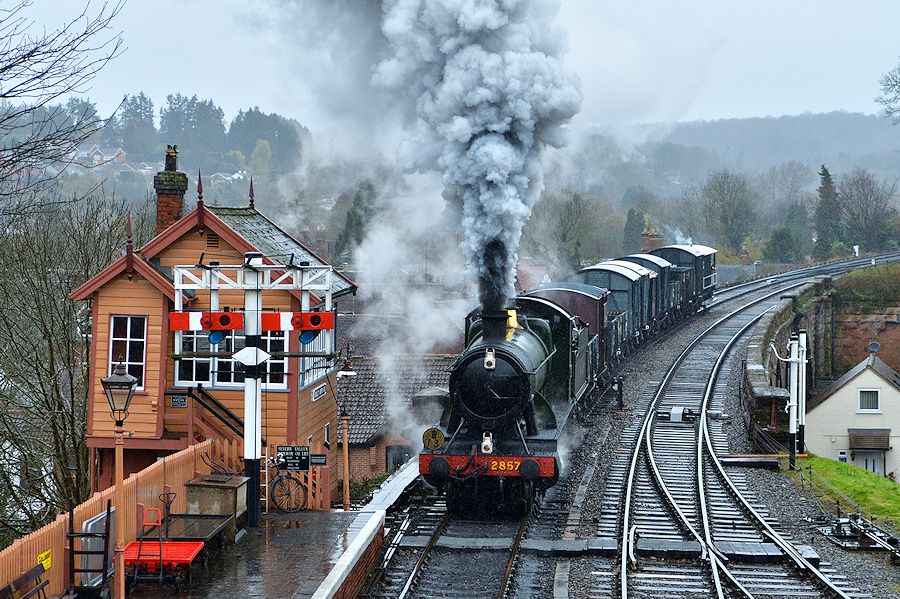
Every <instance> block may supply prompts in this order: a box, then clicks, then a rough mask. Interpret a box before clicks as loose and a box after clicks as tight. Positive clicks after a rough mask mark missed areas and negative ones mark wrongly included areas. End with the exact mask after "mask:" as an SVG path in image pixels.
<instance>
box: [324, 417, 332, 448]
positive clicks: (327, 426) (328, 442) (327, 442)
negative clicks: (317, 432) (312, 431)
mask: <svg viewBox="0 0 900 599" xmlns="http://www.w3.org/2000/svg"><path fill="white" fill-rule="evenodd" d="M325 447H329V448H330V447H331V423H330V422H328V423H326V424H325Z"/></svg>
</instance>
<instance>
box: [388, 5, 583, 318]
mask: <svg viewBox="0 0 900 599" xmlns="http://www.w3.org/2000/svg"><path fill="white" fill-rule="evenodd" d="M382 6H383V12H384V18H383V22H382V31H383V33H384V35H385V38H386V39H387V41H388V47H389V50H390V53H391V56H390V58H388V59H386V60H383V61H382V62H381V63H380V64H379V65H378V68H377V72H376V75H375V78H374V81H375V83H377V84H380V85H382V86H386V87H388V88H391V89H394V90H396V91H397V92H399V93H400V94H401V95H402V96H403V97H404V98H405V99H406V103H405V107H406V115H407V117H408V118H411V117H413V116H414V117H416V118H418V119H419V120H420V121H421V122H422V123H424V124H425V125H426V126H427V129H428V135H429V138H428V139H426V140H420V141H418V142H415V143H413V142H410V143H407V144H405V145H404V146H403V147H402V148H401V151H400V153H399V155H400V160H401V163H402V164H404V166H405V167H406V168H408V169H409V170H422V171H427V170H436V171H439V172H441V173H442V182H443V185H444V192H443V195H444V198H445V200H446V201H447V202H448V205H449V208H450V212H451V214H453V215H454V216H455V217H456V218H457V219H458V222H459V224H460V226H461V228H462V232H463V235H464V241H463V243H462V249H463V251H464V253H465V255H466V258H467V260H468V263H469V269H470V270H471V271H472V272H473V275H474V277H475V278H476V279H477V281H478V287H479V293H480V295H481V298H480V299H481V304H482V307H483V308H485V309H487V310H490V309H498V308H503V307H504V305H505V303H506V300H507V298H509V297H510V296H512V294H513V293H514V272H515V270H514V269H515V265H516V260H517V256H516V248H517V247H518V243H519V238H520V236H521V233H522V226H523V225H524V223H525V220H526V219H527V218H528V216H529V215H530V214H531V207H532V206H533V205H534V202H535V201H536V200H537V199H538V197H539V196H540V194H541V191H542V190H543V167H542V165H541V152H542V150H543V149H544V148H545V147H546V146H552V147H561V146H563V145H564V144H565V141H566V139H565V137H566V136H565V135H564V133H565V131H564V130H563V128H562V127H563V125H564V124H565V123H567V122H568V121H569V120H570V119H571V118H572V117H573V116H574V115H575V114H576V113H577V112H578V110H579V109H580V106H581V92H580V82H579V80H578V78H577V77H576V76H575V75H574V74H571V73H568V72H566V71H565V70H564V69H563V68H562V63H561V55H562V40H563V36H561V35H559V33H558V32H557V31H554V30H553V28H552V27H551V25H550V24H551V23H552V21H553V18H554V17H555V15H556V11H557V5H556V3H553V2H547V1H544V0H385V1H384V2H383V4H382Z"/></svg>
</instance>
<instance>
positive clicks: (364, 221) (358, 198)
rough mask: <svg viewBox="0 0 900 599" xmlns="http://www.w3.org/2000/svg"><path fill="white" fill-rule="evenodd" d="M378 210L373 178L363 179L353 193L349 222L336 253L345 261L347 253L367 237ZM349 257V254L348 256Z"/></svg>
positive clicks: (336, 245)
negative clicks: (367, 231)
mask: <svg viewBox="0 0 900 599" xmlns="http://www.w3.org/2000/svg"><path fill="white" fill-rule="evenodd" d="M377 212H378V192H377V191H375V185H374V184H373V183H372V181H371V180H369V179H365V180H363V181H362V182H361V183H360V184H359V186H357V188H356V193H355V194H353V204H352V205H351V206H350V210H349V211H348V212H347V222H346V223H344V229H343V230H342V231H341V233H340V235H338V238H337V242H336V243H335V248H334V255H335V258H336V259H337V261H338V262H341V261H344V260H345V257H344V254H345V253H351V252H352V251H353V250H354V249H356V247H357V246H359V244H361V243H362V241H363V239H365V237H366V230H367V229H368V227H369V224H370V223H371V222H372V219H373V218H374V217H375V215H376V214H377ZM348 257H349V256H348Z"/></svg>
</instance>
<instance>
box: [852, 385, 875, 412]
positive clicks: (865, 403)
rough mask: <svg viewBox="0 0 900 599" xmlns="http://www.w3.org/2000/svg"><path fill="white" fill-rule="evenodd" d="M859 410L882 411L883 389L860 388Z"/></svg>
mask: <svg viewBox="0 0 900 599" xmlns="http://www.w3.org/2000/svg"><path fill="white" fill-rule="evenodd" d="M856 411H857V412H860V413H881V390H880V389H859V403H858V407H857V410H856Z"/></svg>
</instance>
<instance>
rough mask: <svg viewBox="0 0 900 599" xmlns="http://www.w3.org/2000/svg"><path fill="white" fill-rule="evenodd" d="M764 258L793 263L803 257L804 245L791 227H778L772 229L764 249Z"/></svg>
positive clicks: (782, 262) (770, 260)
mask: <svg viewBox="0 0 900 599" xmlns="http://www.w3.org/2000/svg"><path fill="white" fill-rule="evenodd" d="M763 258H765V259H766V261H767V262H773V263H781V264H787V263H793V262H797V261H799V260H800V259H801V258H802V246H801V244H800V240H799V239H797V237H796V234H795V232H794V230H793V229H792V228H791V227H778V228H777V229H775V230H774V231H772V235H771V236H770V237H769V241H768V242H767V243H766V247H765V248H764V249H763Z"/></svg>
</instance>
